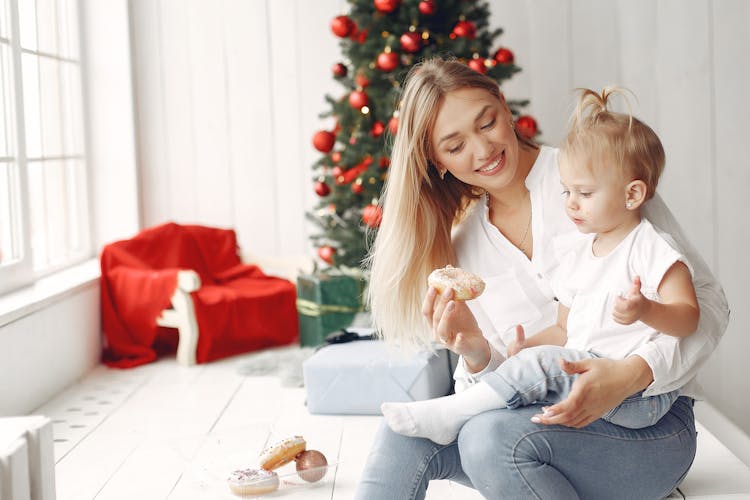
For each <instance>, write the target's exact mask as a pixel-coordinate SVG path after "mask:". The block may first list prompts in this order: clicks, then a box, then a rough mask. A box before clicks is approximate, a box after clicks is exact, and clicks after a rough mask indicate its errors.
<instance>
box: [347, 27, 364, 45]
mask: <svg viewBox="0 0 750 500" xmlns="http://www.w3.org/2000/svg"><path fill="white" fill-rule="evenodd" d="M349 38H351V39H352V40H353V41H355V42H359V43H365V40H367V30H362V31H356V30H355V31H354V33H352V34H351V36H350V37H349Z"/></svg>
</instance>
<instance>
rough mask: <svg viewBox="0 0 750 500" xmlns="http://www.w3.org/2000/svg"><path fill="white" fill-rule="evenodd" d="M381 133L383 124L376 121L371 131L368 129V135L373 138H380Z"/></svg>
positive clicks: (383, 129) (383, 128)
mask: <svg viewBox="0 0 750 500" xmlns="http://www.w3.org/2000/svg"><path fill="white" fill-rule="evenodd" d="M383 132H385V125H383V122H381V121H376V122H375V123H373V124H372V129H370V134H371V135H372V136H373V137H380V136H381V135H383Z"/></svg>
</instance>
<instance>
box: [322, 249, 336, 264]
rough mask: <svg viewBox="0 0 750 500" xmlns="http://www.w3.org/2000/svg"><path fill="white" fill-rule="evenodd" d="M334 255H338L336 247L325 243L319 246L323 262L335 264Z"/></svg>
mask: <svg viewBox="0 0 750 500" xmlns="http://www.w3.org/2000/svg"><path fill="white" fill-rule="evenodd" d="M334 255H336V249H335V248H333V247H332V246H329V245H325V246H322V247H319V248H318V257H320V258H321V260H323V262H327V263H328V264H333V256H334Z"/></svg>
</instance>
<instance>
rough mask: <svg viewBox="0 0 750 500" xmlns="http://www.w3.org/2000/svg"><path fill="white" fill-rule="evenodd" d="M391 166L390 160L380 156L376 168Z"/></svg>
mask: <svg viewBox="0 0 750 500" xmlns="http://www.w3.org/2000/svg"><path fill="white" fill-rule="evenodd" d="M390 164H391V159H390V158H388V157H387V156H381V157H380V160H379V161H378V166H379V167H380V168H388V166H389V165H390Z"/></svg>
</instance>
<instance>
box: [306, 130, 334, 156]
mask: <svg viewBox="0 0 750 500" xmlns="http://www.w3.org/2000/svg"><path fill="white" fill-rule="evenodd" d="M312 143H313V146H314V147H315V149H317V150H318V151H320V152H321V153H328V152H329V151H330V150H332V149H333V145H334V144H335V143H336V136H335V135H333V133H332V132H329V131H327V130H318V131H317V132H315V134H314V135H313V138H312Z"/></svg>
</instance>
